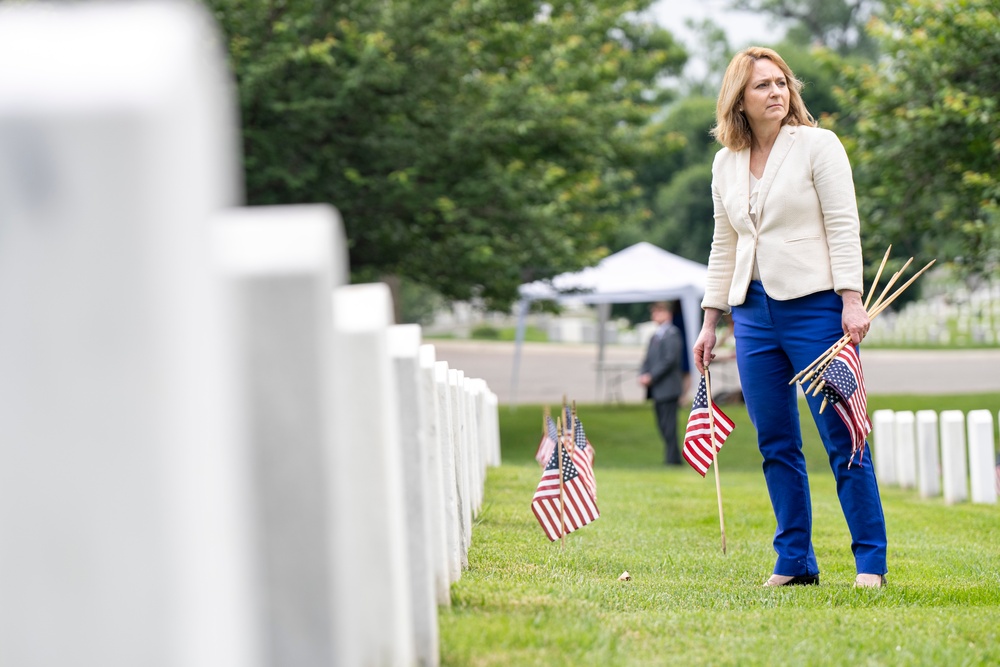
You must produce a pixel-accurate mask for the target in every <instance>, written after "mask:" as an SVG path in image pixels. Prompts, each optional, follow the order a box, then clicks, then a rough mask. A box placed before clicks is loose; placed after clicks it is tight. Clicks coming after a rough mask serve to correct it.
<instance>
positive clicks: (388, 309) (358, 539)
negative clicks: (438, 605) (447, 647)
mask: <svg viewBox="0 0 1000 667" xmlns="http://www.w3.org/2000/svg"><path fill="white" fill-rule="evenodd" d="M391 324H392V297H391V296H390V294H389V288H388V287H387V286H386V285H384V284H381V283H379V284H372V285H350V286H347V287H339V288H337V289H336V290H334V292H333V329H334V332H333V351H334V352H333V359H334V363H333V366H334V378H335V382H334V391H333V401H332V403H331V406H330V409H331V411H332V415H333V423H334V444H333V450H332V451H331V453H330V456H328V457H327V458H328V460H327V477H328V479H329V480H330V487H331V502H332V503H333V506H332V509H331V512H330V518H331V524H332V531H331V542H332V546H331V551H332V555H333V560H334V563H333V577H332V583H333V597H334V600H335V601H336V606H335V608H334V610H333V622H334V647H335V653H334V661H335V663H336V664H337V665H345V666H352V665H378V666H380V667H381V666H383V665H388V666H395V665H411V664H413V662H414V656H415V646H414V643H413V615H412V613H411V611H410V609H411V607H410V586H409V576H408V569H407V564H406V563H407V558H408V554H407V548H406V526H405V521H404V516H403V464H402V461H401V455H400V452H401V445H400V437H401V435H400V424H399V408H398V406H397V401H398V398H397V396H396V388H395V387H396V377H395V372H394V368H393V365H392V362H391V360H390V359H389V348H388V340H387V335H388V334H387V332H388V329H389V326H390V325H391Z"/></svg>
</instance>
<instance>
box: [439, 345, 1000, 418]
mask: <svg viewBox="0 0 1000 667" xmlns="http://www.w3.org/2000/svg"><path fill="white" fill-rule="evenodd" d="M430 342H432V343H433V344H434V346H435V348H436V350H437V358H438V360H439V361H447V362H448V363H449V364H450V365H451V367H452V368H457V369H459V370H462V371H464V372H465V374H466V375H468V376H470V377H478V378H483V379H484V380H486V382H487V383H488V384H489V386H490V389H492V390H493V391H494V392H496V394H497V396H498V397H499V398H500V402H501V403H510V402H512V400H511V397H512V393H511V377H512V368H513V361H514V345H513V343H495V342H481V341H458V340H435V341H430ZM642 356H643V350H642V349H641V348H638V347H622V346H609V347H608V348H607V349H606V352H605V365H606V367H608V369H609V370H608V371H606V372H605V377H604V378H603V379H602V378H599V377H598V375H599V374H598V372H597V346H596V345H567V344H554V343H525V344H524V347H523V348H522V351H521V368H520V374H519V375H520V377H519V378H518V388H517V395H516V397H514V401H516V402H517V403H558V402H559V401H561V400H562V397H563V395H564V394H565V395H566V396H568V397H569V398H570V399H571V400H576V401H578V402H580V403H599V402H602V401H608V400H612V399H617V400H622V401H624V402H630V403H631V402H639V401H642V400H643V397H644V392H643V391H642V388H641V387H639V385H638V384H636V382H635V376H636V372H635V370H634V369H635V368H637V367H638V366H639V364H640V363H641V361H642ZM862 358H863V360H864V364H865V380H866V383H867V387H868V392H869V393H871V394H964V393H974V392H986V391H1000V349H997V350H961V351H940V352H939V351H923V350H920V351H901V350H862ZM712 378H713V380H715V384H716V385H721V386H722V388H723V389H724V388H725V387H726V386H727V385H731V384H735V382H736V379H737V378H736V375H735V369H734V368H733V365H732V364H729V365H728V367H727V366H726V365H723V366H722V367H720V368H718V369H717V370H716V371H715V372H713V374H712Z"/></svg>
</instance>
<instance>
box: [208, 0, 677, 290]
mask: <svg viewBox="0 0 1000 667" xmlns="http://www.w3.org/2000/svg"><path fill="white" fill-rule="evenodd" d="M208 4H209V6H210V7H211V8H212V9H213V10H214V12H215V14H216V16H217V18H218V20H219V21H220V24H221V25H222V27H223V30H224V31H225V34H226V35H227V37H228V41H229V51H230V56H231V60H232V66H233V69H234V71H235V72H236V77H237V81H238V85H239V92H240V106H241V110H242V114H243V127H244V130H243V132H244V151H245V166H246V183H247V198H248V200H249V202H250V203H251V204H279V203H301V202H317V201H322V202H331V203H333V204H334V205H336V206H337V207H338V208H339V209H340V211H341V213H342V215H343V218H344V222H345V226H346V229H347V235H348V239H349V248H350V257H351V265H352V270H353V271H354V272H355V274H356V275H361V276H369V277H371V276H378V275H399V276H403V277H405V278H406V279H408V280H410V281H414V282H417V283H421V284H424V285H429V286H432V287H434V288H435V289H436V290H438V291H439V292H440V293H442V294H443V295H445V296H447V297H450V298H457V299H466V298H469V297H471V296H476V295H478V296H480V297H482V298H483V299H484V300H485V301H486V302H487V304H489V305H496V306H502V305H505V304H506V303H508V302H509V301H510V300H511V299H512V298H513V297H515V296H516V288H517V286H518V285H519V284H520V283H521V282H522V281H523V280H525V279H529V278H530V279H533V278H537V277H542V276H546V275H552V274H555V273H558V272H560V271H566V270H573V269H577V268H580V267H581V266H583V265H586V264H587V263H589V262H591V261H594V260H596V259H597V258H599V256H600V255H602V254H603V253H605V252H606V247H605V246H606V244H607V243H608V240H609V239H610V238H611V237H612V235H613V233H614V230H615V229H616V227H617V226H618V225H620V224H626V225H627V224H629V223H630V221H632V220H634V219H636V218H638V217H639V216H641V215H642V206H641V205H640V200H639V197H638V195H639V192H638V188H637V186H636V184H635V174H634V168H635V166H636V164H638V163H639V162H641V160H642V159H643V155H644V154H645V153H646V152H647V151H648V150H649V147H648V146H645V145H644V144H643V143H642V137H643V135H642V132H641V129H642V127H643V126H644V125H645V124H646V122H647V120H648V118H649V117H650V115H651V114H652V113H653V111H654V110H655V109H656V108H657V107H658V105H659V104H660V103H661V102H662V95H659V94H657V93H656V92H655V91H656V88H655V86H654V83H655V82H656V81H657V80H658V79H660V78H661V77H663V76H665V75H668V74H676V73H677V72H678V71H679V69H680V67H681V66H682V65H683V63H684V60H685V54H684V52H683V50H682V49H681V48H680V46H679V45H678V44H677V43H676V42H675V41H674V40H673V38H672V36H671V35H670V34H669V33H668V32H666V31H664V30H662V29H660V28H657V27H655V26H652V25H649V24H642V23H637V22H635V20H634V16H635V13H636V12H638V11H640V10H642V9H644V8H645V6H646V5H648V4H649V0H626V1H624V2H621V1H616V2H612V1H611V0H566V1H562V2H549V3H542V2H539V1H537V0H474V1H473V0H382V1H373V0H346V1H341V2H336V3H330V2H321V1H320V0H208Z"/></svg>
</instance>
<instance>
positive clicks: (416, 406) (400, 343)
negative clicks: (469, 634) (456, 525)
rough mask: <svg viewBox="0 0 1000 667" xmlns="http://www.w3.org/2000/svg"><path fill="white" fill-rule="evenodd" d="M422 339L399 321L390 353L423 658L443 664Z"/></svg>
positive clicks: (419, 648)
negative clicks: (434, 555) (399, 429)
mask: <svg viewBox="0 0 1000 667" xmlns="http://www.w3.org/2000/svg"><path fill="white" fill-rule="evenodd" d="M420 339H421V333H420V325H418V324H398V325H396V326H394V327H390V328H389V354H390V356H391V357H392V359H393V361H394V363H395V365H396V388H397V395H398V397H399V423H400V425H401V427H402V438H401V445H402V451H401V452H400V455H401V458H402V461H403V488H404V490H405V493H406V497H405V506H406V513H405V520H406V536H407V549H408V552H409V561H408V565H409V575H410V604H411V605H412V607H411V608H412V613H413V626H414V639H415V642H416V652H417V664H419V665H422V666H431V665H437V664H438V663H439V662H440V658H439V655H438V616H437V596H436V592H435V588H434V563H433V561H432V559H433V548H432V545H431V521H430V516H429V513H430V508H431V504H430V499H429V493H428V478H427V470H426V458H427V457H426V454H427V450H428V449H429V448H430V446H429V444H428V434H427V428H426V425H427V417H426V415H425V414H424V397H423V385H422V383H421V380H422V378H421V377H420V359H419V355H420Z"/></svg>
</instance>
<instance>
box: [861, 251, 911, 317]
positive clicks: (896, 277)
mask: <svg viewBox="0 0 1000 667" xmlns="http://www.w3.org/2000/svg"><path fill="white" fill-rule="evenodd" d="M912 261H913V258H912V257H911V258H909V259H908V260H906V263H905V264H903V268H901V269H900V270H899V271H896V272H895V273H894V274H892V278H890V279H889V282H888V283H887V284H886V286H885V289H883V290H882V293H881V294H879V295H878V299H876V300H875V303H873V304H872V307H871V308H870V309H869V310H868V312H869V313H871V312H873V311H875V310H877V309H878V307H879V305H881V303H882V300H883V299H885V295H886V294H888V293H889V290H890V289H891V288H892V286H893V285H895V284H896V281H897V280H899V277H900V276H902V275H903V272H904V271H906V269H907V267H909V266H910V262H912ZM869 317H870V315H869Z"/></svg>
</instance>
